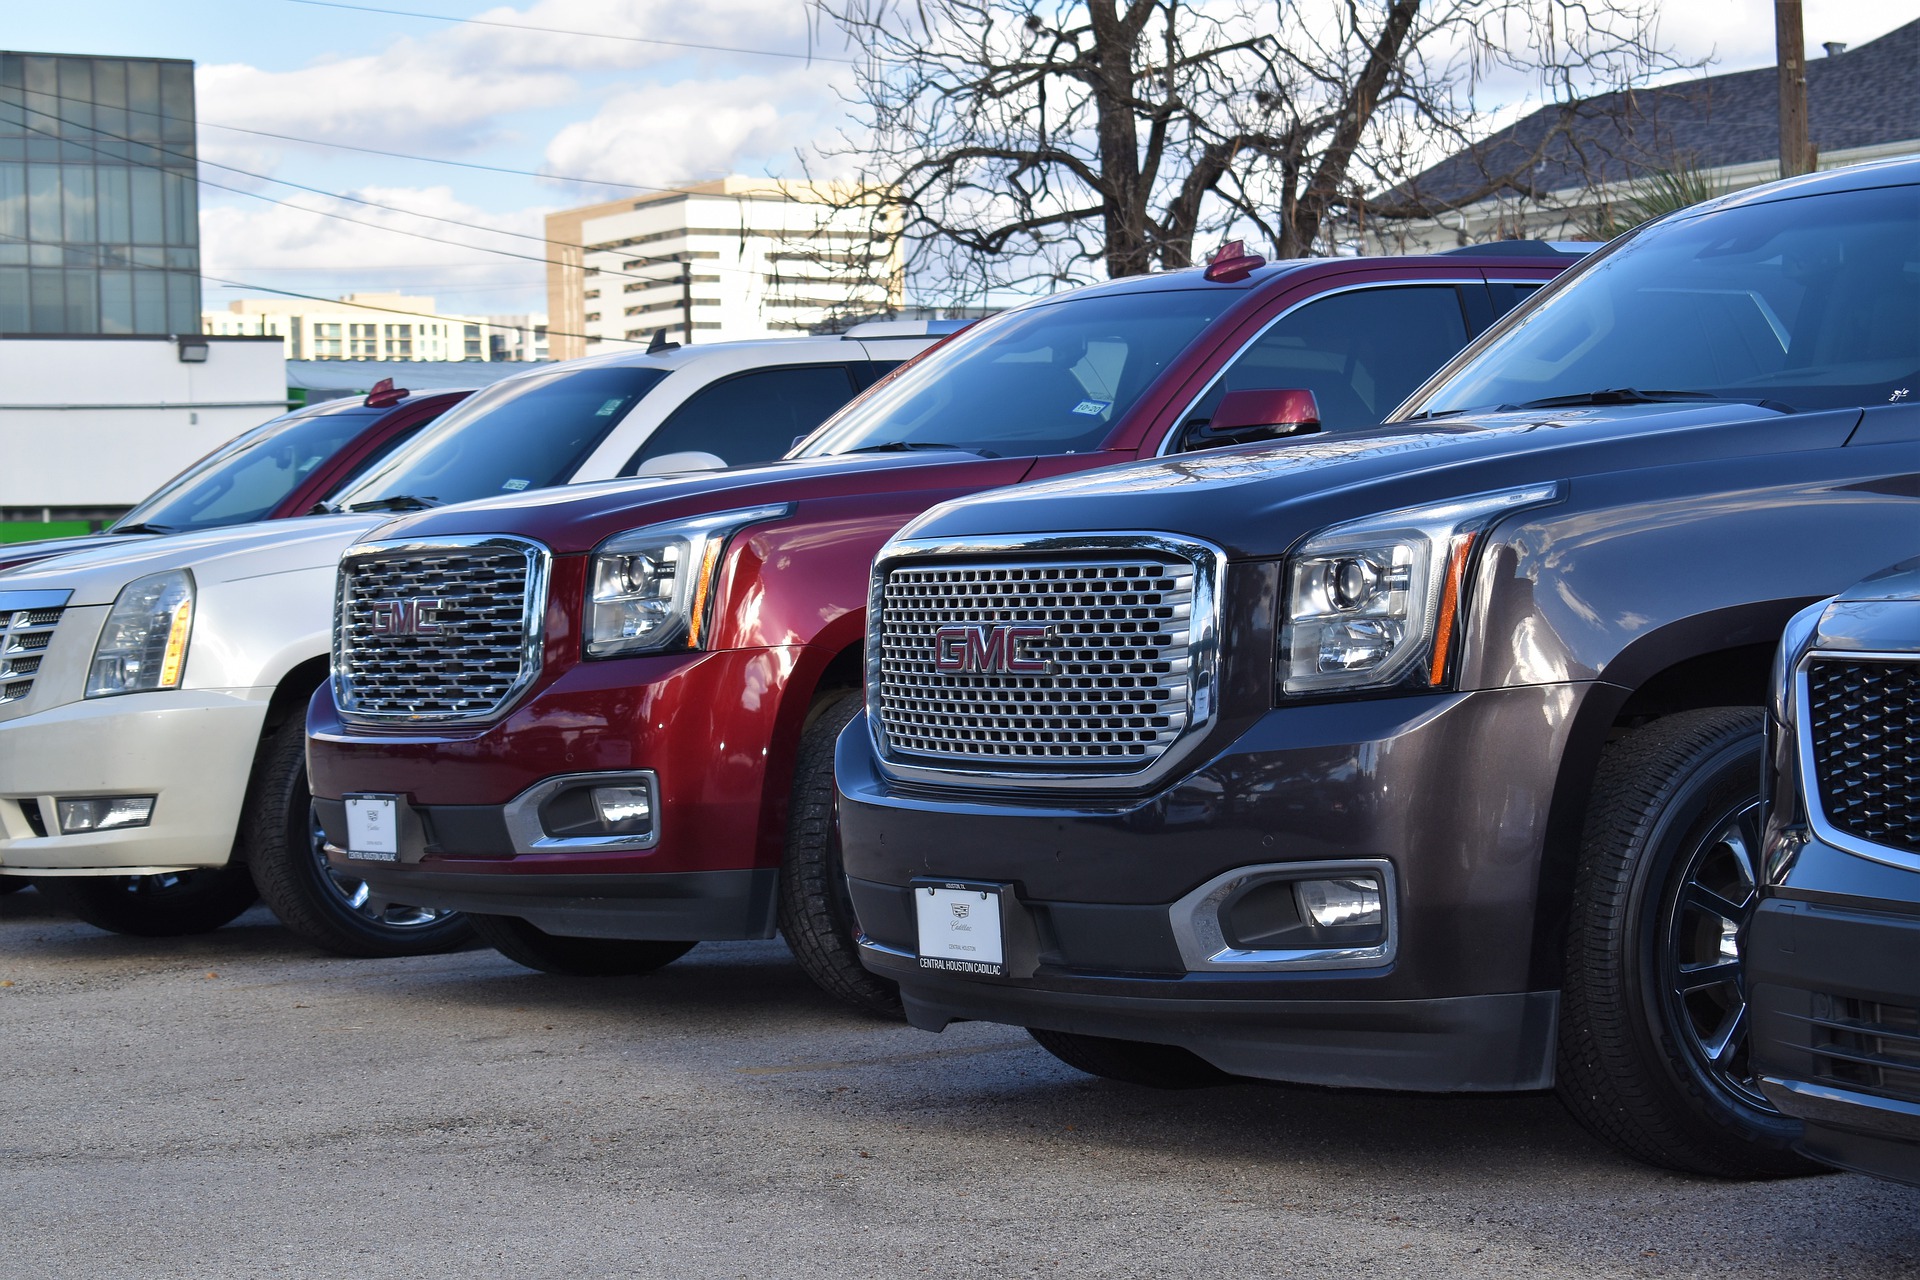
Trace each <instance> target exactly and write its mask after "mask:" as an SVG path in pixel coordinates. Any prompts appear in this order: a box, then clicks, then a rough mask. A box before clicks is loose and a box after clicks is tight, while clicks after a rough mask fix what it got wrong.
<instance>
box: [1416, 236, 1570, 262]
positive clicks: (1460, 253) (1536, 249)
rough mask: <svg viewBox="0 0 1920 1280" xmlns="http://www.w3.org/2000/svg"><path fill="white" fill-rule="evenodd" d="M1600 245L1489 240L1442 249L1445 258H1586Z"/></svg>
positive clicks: (1567, 241) (1568, 242)
mask: <svg viewBox="0 0 1920 1280" xmlns="http://www.w3.org/2000/svg"><path fill="white" fill-rule="evenodd" d="M1599 247H1600V241H1598V240H1489V241H1487V242H1486V243H1485V244H1463V245H1461V246H1460V247H1459V248H1458V249H1441V250H1439V256H1441V257H1443V258H1452V257H1462V258H1584V257H1586V256H1587V255H1588V254H1590V253H1592V252H1593V251H1594V250H1595V249H1598V248H1599Z"/></svg>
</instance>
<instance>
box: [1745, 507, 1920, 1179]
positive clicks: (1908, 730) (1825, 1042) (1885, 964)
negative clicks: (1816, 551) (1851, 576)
mask: <svg viewBox="0 0 1920 1280" xmlns="http://www.w3.org/2000/svg"><path fill="white" fill-rule="evenodd" d="M1912 540H1913V541H1914V542H1916V543H1920V530H1916V531H1915V536H1914V538H1913V539H1912ZM1771 706H1772V711H1773V715H1772V717H1771V718H1770V720H1769V723H1768V726H1767V728H1768V739H1769V747H1770V750H1769V751H1768V754H1767V759H1768V763H1769V770H1768V775H1767V776H1768V785H1767V787H1766V793H1767V799H1768V811H1767V823H1766V843H1765V845H1764V849H1765V852H1764V854H1763V856H1762V859H1761V877H1760V881H1761V883H1760V908H1759V910H1758V911H1757V912H1756V913H1755V915H1754V918H1753V923H1752V925H1751V926H1750V928H1749V931H1748V937H1747V942H1746V948H1745V950H1746V956H1747V964H1748V970H1749V975H1750V981H1751V983H1752V995H1751V998H1752V1005H1753V1057H1754V1069H1755V1070H1756V1071H1757V1072H1758V1074H1759V1079H1760V1089H1761V1092H1763V1093H1764V1094H1765V1095H1766V1096H1767V1097H1768V1098H1769V1099H1771V1100H1772V1101H1773V1102H1774V1103H1775V1104H1776V1105H1777V1106H1778V1107H1779V1108H1780V1109H1781V1110H1782V1111H1784V1112H1786V1113H1787V1114H1788V1115H1792V1116H1797V1117H1799V1118H1800V1119H1801V1120H1802V1121H1803V1122H1804V1123H1805V1125H1806V1133H1805V1136H1804V1138H1803V1139H1802V1142H1801V1149H1802V1150H1803V1151H1806V1152H1807V1153H1809V1154H1810V1155H1814V1156H1817V1157H1819V1158H1820V1159H1822V1160H1825V1161H1828V1162H1829V1163H1832V1164H1837V1165H1840V1166H1842V1167H1844V1168H1848V1169H1858V1170H1860V1171H1862V1172H1864V1173H1873V1174H1878V1175H1879V1176H1881V1177H1883V1178H1893V1179H1896V1180H1897V1181H1901V1182H1907V1183H1911V1184H1913V1185H1914V1186H1920V557H1916V558H1915V559H1912V560H1907V561H1904V562H1902V563H1900V564H1897V565H1895V566H1893V567H1892V568H1891V569H1888V570H1886V571H1885V572H1884V573H1876V574H1874V575H1873V576H1872V577H1871V578H1868V579H1867V580H1866V581H1865V582H1862V583H1860V584H1859V585H1858V586H1856V587H1851V588H1849V589H1848V590H1846V591H1844V592H1842V593H1841V595H1840V596H1839V598H1837V599H1835V600H1823V601H1821V602H1820V603H1819V604H1817V605H1815V606H1813V607H1812V608H1811V609H1808V610H1807V611H1806V612H1805V613H1802V614H1800V615H1799V616H1798V617H1796V618H1795V619H1794V620H1793V622H1792V624H1790V625H1789V626H1788V628H1787V635H1786V639H1785V640H1784V641H1783V642H1782V643H1781V646H1780V661H1779V664H1778V666H1777V667H1776V669H1775V672H1774V692H1773V700H1772V703H1771Z"/></svg>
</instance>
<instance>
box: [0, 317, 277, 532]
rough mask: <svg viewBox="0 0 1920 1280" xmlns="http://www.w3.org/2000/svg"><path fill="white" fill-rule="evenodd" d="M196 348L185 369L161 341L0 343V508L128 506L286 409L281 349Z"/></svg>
mask: <svg viewBox="0 0 1920 1280" xmlns="http://www.w3.org/2000/svg"><path fill="white" fill-rule="evenodd" d="M206 348H207V359H206V361H205V362H204V363H186V362H183V361H182V360H181V359H180V351H181V348H180V346H179V344H177V343H176V342H175V340H174V339H171V338H6V339H0V457H4V458H6V459H7V465H6V466H4V467H0V507H8V508H16V509H21V510H28V511H35V512H37V511H39V510H40V509H42V508H50V509H53V510H54V511H55V512H56V513H57V512H58V511H60V510H61V509H69V510H71V509H79V508H87V509H91V508H102V507H109V508H110V507H128V506H131V505H133V504H134V503H135V502H138V501H139V500H140V499H141V498H144V497H146V496H147V494H148V493H150V492H152V491H153V490H154V489H155V488H157V487H159V485H160V484H161V483H162V482H163V481H165V480H167V479H169V478H171V477H172V476H173V475H174V474H175V473H177V472H178V471H180V470H181V469H182V468H183V467H185V466H186V465H187V464H188V463H190V462H192V461H194V460H195V459H197V458H199V457H200V456H201V455H202V454H204V453H206V452H207V451H209V450H210V449H212V448H214V447H215V446H217V445H220V444H224V443H226V441H228V440H230V439H232V438H233V437H234V436H236V435H239V434H240V433H241V432H242V431H244V430H246V429H247V428H249V427H252V426H256V425H258V424H259V423H262V422H265V421H266V420H267V419H268V418H272V417H275V416H277V415H279V414H281V413H284V412H285V411H286V407H287V400H286V396H287V385H286V374H285V361H284V360H283V358H282V356H281V347H280V344H279V343H276V342H260V341H257V340H239V339H222V338H211V339H208V340H206ZM56 518H58V516H57V515H56Z"/></svg>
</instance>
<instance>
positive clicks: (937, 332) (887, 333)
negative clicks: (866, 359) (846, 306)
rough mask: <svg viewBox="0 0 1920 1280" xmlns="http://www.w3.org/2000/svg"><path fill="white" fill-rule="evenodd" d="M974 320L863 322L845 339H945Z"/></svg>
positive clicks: (844, 335) (855, 326)
mask: <svg viewBox="0 0 1920 1280" xmlns="http://www.w3.org/2000/svg"><path fill="white" fill-rule="evenodd" d="M972 323H974V322H973V321H972V320H863V321H861V322H860V323H859V324H857V325H854V326H853V328H851V329H849V330H847V331H846V332H845V333H843V334H841V335H840V336H841V337H843V338H944V337H946V336H947V335H948V334H950V333H958V332H960V331H961V330H962V329H964V328H966V327H967V326H968V325H970V324H972Z"/></svg>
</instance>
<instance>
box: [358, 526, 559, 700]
mask: <svg viewBox="0 0 1920 1280" xmlns="http://www.w3.org/2000/svg"><path fill="white" fill-rule="evenodd" d="M489 549H490V550H499V549H507V550H514V551H518V552H520V553H521V554H522V555H524V556H525V557H526V558H527V590H526V594H525V596H524V597H523V601H522V605H521V613H520V675H519V678H518V679H516V680H515V681H514V682H513V683H512V684H511V685H509V686H508V688H507V691H506V692H505V693H504V694H502V695H501V696H500V698H499V700H498V701H496V702H495V703H494V704H493V705H492V706H491V707H487V708H485V709H484V710H480V711H464V712H459V713H455V714H450V715H447V714H435V715H418V714H415V713H413V712H408V711H351V710H349V709H348V705H349V702H350V701H351V698H352V693H351V689H352V685H351V683H350V681H349V678H348V675H347V672H346V668H345V658H346V655H345V654H344V652H343V651H342V631H343V626H342V624H343V623H344V622H345V620H346V607H347V597H346V582H347V575H346V572H345V570H346V566H347V562H348V561H350V560H352V559H353V558H354V557H355V556H360V555H375V554H379V555H394V554H407V553H416V554H425V553H431V552H435V551H475V550H489ZM552 561H553V553H552V552H550V551H549V550H547V548H546V547H545V546H543V545H542V544H540V543H538V542H535V541H534V540H533V539H531V538H519V537H514V536H513V535H511V534H479V535H474V536H470V537H452V538H426V539H414V538H395V539H384V540H375V541H372V542H357V543H355V544H354V545H353V546H351V547H348V548H347V549H346V550H345V551H343V552H341V554H340V565H339V567H338V568H337V569H336V570H335V571H334V578H333V643H332V644H331V645H330V646H329V655H328V667H329V669H330V670H329V677H330V681H331V683H332V685H333V702H334V706H335V708H336V709H337V710H338V711H339V713H340V718H341V719H342V720H343V721H345V722H347V723H349V724H375V725H377V724H471V723H474V722H477V721H483V720H493V719H496V718H498V717H499V716H502V715H504V714H506V712H507V711H509V710H511V709H512V707H513V705H514V704H515V703H516V702H518V701H519V700H520V697H521V695H523V694H525V693H526V691H527V689H528V687H529V686H530V685H532V684H533V682H534V681H535V680H536V679H538V678H539V675H540V665H541V658H542V655H543V653H544V651H545V648H546V618H547V587H548V583H549V581H550V579H551V576H552V574H551V568H552Z"/></svg>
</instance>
